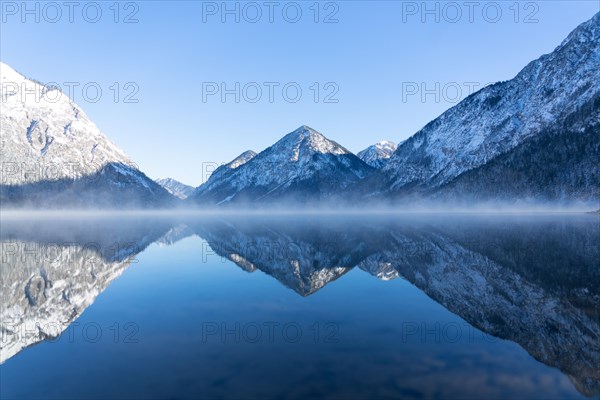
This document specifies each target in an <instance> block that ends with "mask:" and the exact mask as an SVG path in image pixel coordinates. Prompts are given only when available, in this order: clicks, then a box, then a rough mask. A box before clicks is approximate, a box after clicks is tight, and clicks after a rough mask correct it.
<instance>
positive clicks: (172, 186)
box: [155, 178, 195, 200]
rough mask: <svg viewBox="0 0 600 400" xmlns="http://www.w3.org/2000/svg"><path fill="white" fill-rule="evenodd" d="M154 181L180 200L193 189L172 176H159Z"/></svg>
mask: <svg viewBox="0 0 600 400" xmlns="http://www.w3.org/2000/svg"><path fill="white" fill-rule="evenodd" d="M155 182H156V183H158V184H159V185H160V186H162V187H163V188H165V189H166V190H167V192H169V193H171V194H172V195H173V196H175V197H178V198H180V199H182V200H183V199H185V198H187V197H188V196H189V195H190V194H192V193H193V192H194V190H195V189H194V187H193V186H189V185H186V184H185V183H181V182H179V181H177V180H175V179H173V178H159V179H157V180H156V181H155Z"/></svg>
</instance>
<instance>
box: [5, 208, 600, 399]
mask: <svg viewBox="0 0 600 400" xmlns="http://www.w3.org/2000/svg"><path fill="white" fill-rule="evenodd" d="M599 221H600V220H599V218H598V217H597V216H592V215H562V216H560V215H529V216H527V215H513V216H506V215H504V216H501V215H479V216H474V215H471V216H469V215H461V216H458V215H455V216H444V215H421V216H383V215H380V216H372V215H371V216H364V217H359V216H356V215H354V216H352V217H344V216H328V217H325V216H303V217H302V218H294V217H289V216H288V217H283V216H280V217H272V218H265V217H248V218H241V217H239V216H238V217H236V218H233V217H223V218H216V217H214V218H207V217H202V218H200V217H188V218H184V217H180V218H171V217H166V216H163V217H157V218H148V217H147V216H146V217H143V218H142V217H138V218H134V217H130V218H126V217H122V216H121V217H103V218H67V219H43V220H31V219H30V220H26V219H18V220H17V219H10V220H3V221H2V230H1V237H0V239H1V241H2V243H1V244H2V275H1V277H0V290H1V296H2V311H1V312H2V318H1V324H2V327H1V328H2V349H1V356H2V362H3V363H2V365H1V366H0V382H1V395H2V398H68V397H71V398H73V397H74V398H110V397H113V398H116V397H118V398H122V397H138V398H164V397H168V398H198V397H200V398H261V399H262V398H306V397H308V396H310V397H316V398H360V399H363V398H372V397H373V396H379V397H396V398H482V397H483V398H557V399H558V398H582V397H583V398H585V397H598V396H599V395H600V372H599V371H600V316H599V314H600V311H599V310H600V249H599V248H598V243H600V225H599Z"/></svg>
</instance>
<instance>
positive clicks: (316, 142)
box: [190, 126, 375, 205]
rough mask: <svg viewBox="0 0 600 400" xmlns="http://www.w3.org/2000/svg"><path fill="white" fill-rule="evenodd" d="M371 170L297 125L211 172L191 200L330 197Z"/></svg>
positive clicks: (350, 185)
mask: <svg viewBox="0 0 600 400" xmlns="http://www.w3.org/2000/svg"><path fill="white" fill-rule="evenodd" d="M374 171H375V170H374V169H373V168H372V167H370V166H369V165H367V164H366V163H365V162H363V161H362V160H360V159H359V158H358V157H356V156H355V155H354V154H352V153H351V152H350V151H348V150H347V149H345V148H344V147H342V146H340V145H339V144H338V143H336V142H334V141H331V140H329V139H327V138H326V137H325V136H323V135H321V134H320V133H319V132H317V131H315V130H314V129H312V128H310V127H308V126H301V127H300V128H298V129H296V130H295V131H293V132H291V133H289V134H287V135H286V136H284V137H283V138H282V139H281V140H279V141H278V142H277V143H275V144H274V145H273V146H271V147H269V148H268V149H266V150H264V151H262V152H260V153H259V154H258V155H256V156H254V157H253V158H252V159H251V160H250V161H248V162H246V163H243V164H241V165H239V166H238V167H237V168H235V169H233V170H231V168H229V171H227V173H220V172H219V171H218V170H217V171H215V173H214V174H213V175H211V177H210V178H209V179H208V181H206V182H205V183H204V184H202V185H201V186H200V187H198V189H197V190H196V192H195V193H194V194H193V195H192V196H191V197H190V200H192V201H193V202H195V203H203V204H212V205H220V204H225V203H234V202H235V203H240V202H256V201H261V202H263V203H265V202H271V201H275V200H293V201H297V202H305V201H317V200H325V199H332V198H334V197H335V196H336V195H339V194H340V193H341V192H342V191H344V190H346V191H347V190H348V189H350V188H351V187H352V185H354V184H356V183H357V182H359V181H361V180H362V179H364V178H365V177H367V176H369V175H371V174H372V173H373V172H374Z"/></svg>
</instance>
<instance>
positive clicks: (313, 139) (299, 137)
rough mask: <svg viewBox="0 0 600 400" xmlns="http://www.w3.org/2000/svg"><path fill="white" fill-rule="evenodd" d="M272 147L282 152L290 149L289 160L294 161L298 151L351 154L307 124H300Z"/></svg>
mask: <svg viewBox="0 0 600 400" xmlns="http://www.w3.org/2000/svg"><path fill="white" fill-rule="evenodd" d="M272 147H273V148H276V149H278V150H280V151H282V152H289V151H292V153H293V154H292V156H291V157H290V160H296V161H297V160H298V159H299V157H300V153H303V154H306V153H311V154H312V153H322V154H337V155H341V154H351V152H350V151H348V150H347V149H346V148H345V147H343V146H342V145H340V144H339V143H337V142H335V141H333V140H330V139H327V138H326V137H325V136H323V134H321V133H319V132H317V131H316V130H314V129H313V128H311V127H309V126H307V125H302V126H301V127H299V128H298V129H296V130H295V131H293V132H290V133H288V134H287V135H285V136H284V137H283V138H281V140H279V141H278V142H277V143H275V144H274V145H273V146H272Z"/></svg>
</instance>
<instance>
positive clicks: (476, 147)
mask: <svg viewBox="0 0 600 400" xmlns="http://www.w3.org/2000/svg"><path fill="white" fill-rule="evenodd" d="M598 65H600V13H599V14H596V15H595V16H594V17H593V18H592V19H591V20H589V21H587V22H585V23H583V24H582V25H580V26H579V27H577V28H576V29H575V30H574V31H573V32H572V33H571V34H570V35H569V36H568V37H567V38H566V39H565V40H564V41H563V43H562V44H561V45H560V46H558V47H557V48H556V49H555V50H554V51H553V52H552V53H550V54H547V55H544V56H542V57H540V58H539V59H537V60H535V61H533V62H531V63H530V64H529V65H527V66H526V67H525V68H524V69H523V70H522V71H521V72H519V74H518V75H517V76H516V77H515V78H514V79H512V80H509V81H506V82H499V83H496V84H493V85H490V86H487V87H485V88H483V89H482V90H480V91H478V92H476V93H474V94H472V95H470V96H469V97H467V98H466V99H465V100H463V101H462V102H460V103H459V104H458V105H456V106H455V107H453V108H451V109H449V110H448V111H446V112H445V113H443V114H442V115H441V116H440V117H439V118H437V119H435V120H433V121H432V122H430V123H429V124H427V125H426V126H425V127H424V128H423V129H421V130H420V131H419V132H417V133H416V134H415V135H413V136H412V137H410V138H409V139H408V140H406V141H405V142H403V143H402V144H401V145H399V146H398V149H397V150H396V151H395V152H394V154H393V155H392V157H390V159H389V161H388V162H387V163H386V165H385V166H384V167H383V169H382V170H383V172H384V173H385V174H386V175H387V178H388V179H387V181H386V182H385V184H384V185H382V186H381V192H383V193H385V194H399V193H401V194H402V193H415V192H417V193H418V192H425V193H428V192H431V191H432V190H435V189H437V188H440V187H442V186H444V185H447V184H449V183H450V182H452V181H453V180H455V179H456V178H457V177H460V176H461V175H462V174H465V173H469V171H473V170H475V169H477V168H480V167H482V166H484V165H486V164H488V163H490V162H494V165H495V166H494V167H493V168H490V169H489V171H488V172H485V173H483V172H481V173H477V174H478V176H477V177H475V176H473V175H471V176H470V178H469V179H473V180H475V181H477V184H476V185H465V186H463V187H461V188H460V189H457V191H456V192H455V194H457V195H460V196H465V195H470V194H471V193H473V192H472V191H473V190H480V192H479V193H478V196H479V199H482V198H492V199H493V198H494V197H495V196H496V194H498V191H494V190H493V189H494V185H495V184H494V180H493V178H494V177H504V178H505V182H506V185H509V179H508V178H507V177H508V176H514V175H515V174H519V173H521V172H522V171H519V170H518V169H519V168H528V167H527V165H528V163H529V161H528V159H526V158H525V157H528V155H529V154H530V153H532V152H535V157H536V158H539V159H540V160H541V159H543V157H544V154H545V152H550V153H552V157H562V159H563V161H561V162H563V164H564V166H565V167H569V168H574V169H568V170H567V171H563V172H562V173H561V174H562V176H561V177H556V176H555V174H556V173H557V171H555V170H554V169H553V168H552V166H551V165H550V163H548V162H546V163H536V167H539V168H542V170H541V171H529V172H528V173H526V174H524V175H523V176H522V177H521V178H520V181H519V185H520V186H522V187H523V189H524V190H523V191H515V190H511V191H510V192H507V193H509V195H510V196H525V197H527V196H528V195H529V194H531V195H537V194H538V193H540V194H541V195H543V196H544V197H545V198H549V199H560V198H561V196H563V194H564V195H565V196H569V193H563V191H562V190H561V187H562V186H563V185H566V186H572V185H571V184H570V183H567V182H574V185H575V186H576V187H568V190H569V191H570V193H571V194H573V195H575V196H577V198H579V196H583V198H584V199H585V198H593V197H595V198H597V196H598V192H597V187H598V186H597V182H598V178H597V172H596V173H594V176H593V177H588V178H584V177H583V176H582V175H585V174H586V172H591V171H589V170H587V171H586V170H585V168H588V167H589V166H590V165H593V159H591V158H588V157H589V156H590V154H591V152H593V151H594V149H595V148H597V143H598V136H599V135H598V96H599V94H600V68H598ZM584 136H585V137H584ZM571 142H574V143H575V142H576V143H577V144H576V145H574V146H573V147H576V148H575V149H573V148H571V149H570V148H568V147H569V146H570V143H571ZM525 143H527V144H528V146H530V147H531V148H530V149H528V150H526V149H519V148H520V146H522V145H524V144H525ZM555 145H560V146H562V147H561V149H551V148H546V147H545V146H555ZM536 146H537V148H534V147H536ZM582 146H583V147H586V148H585V149H579V150H578V149H577V148H580V147H582ZM517 149H519V150H517ZM513 151H518V152H519V153H514V154H513V155H512V156H511V155H509V153H511V152H513ZM557 153H561V155H558V154H557ZM499 156H503V157H508V158H512V160H510V163H509V162H508V161H507V160H506V159H505V160H504V161H500V160H498V161H496V159H497V157H499ZM568 157H577V159H576V160H570V161H567V160H566V159H567V158H568ZM503 163H504V164H503ZM509 164H510V165H509ZM511 165H512V167H511ZM596 165H597V164H596ZM547 168H549V169H547ZM492 172H493V173H492ZM471 174H473V173H471ZM465 179H467V178H465ZM533 179H535V181H533ZM578 181H582V183H581V185H579V184H578V183H577V182H578ZM530 183H531V184H533V185H534V186H536V188H538V189H540V190H538V189H536V190H534V191H532V192H531V193H530V192H528V191H527V190H526V189H527V187H528V185H529V184H530ZM506 185H505V186H503V187H504V188H507V186H506ZM549 185H552V186H554V189H552V190H541V188H542V187H544V186H549ZM594 185H596V191H595V192H594ZM463 190H464V191H463Z"/></svg>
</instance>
